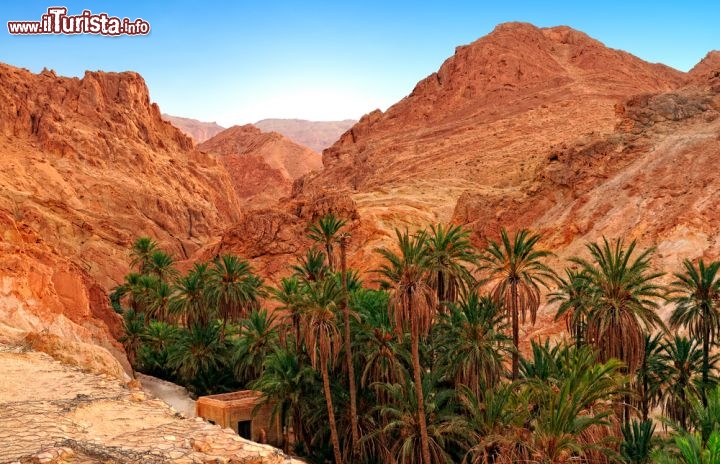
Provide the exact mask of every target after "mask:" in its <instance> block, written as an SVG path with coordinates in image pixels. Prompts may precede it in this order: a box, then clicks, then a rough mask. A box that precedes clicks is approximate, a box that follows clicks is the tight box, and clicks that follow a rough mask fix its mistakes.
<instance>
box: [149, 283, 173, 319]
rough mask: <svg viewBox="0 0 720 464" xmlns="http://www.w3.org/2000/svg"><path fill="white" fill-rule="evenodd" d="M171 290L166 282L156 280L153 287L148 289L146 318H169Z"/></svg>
mask: <svg viewBox="0 0 720 464" xmlns="http://www.w3.org/2000/svg"><path fill="white" fill-rule="evenodd" d="M171 296H172V290H171V288H170V286H169V285H168V284H167V282H164V281H162V280H160V281H157V282H156V284H155V287H154V288H153V289H152V290H151V291H150V295H149V301H148V305H147V312H146V313H145V316H146V317H148V319H155V320H157V321H160V322H168V321H169V320H170V298H171Z"/></svg>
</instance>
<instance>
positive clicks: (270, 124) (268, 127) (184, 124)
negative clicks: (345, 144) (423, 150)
mask: <svg viewBox="0 0 720 464" xmlns="http://www.w3.org/2000/svg"><path fill="white" fill-rule="evenodd" d="M162 117H163V119H164V120H166V121H169V122H170V123H171V124H172V125H174V126H175V127H177V128H178V129H180V130H181V131H183V132H184V133H185V134H186V135H188V136H190V137H191V138H192V139H193V140H194V141H195V143H197V144H200V143H203V142H205V141H206V140H208V139H211V138H213V137H214V136H216V135H217V134H219V133H220V132H222V131H224V130H225V129H226V128H225V127H223V126H220V125H218V124H217V123H216V122H203V121H198V120H197V119H192V118H184V117H180V116H172V115H170V114H163V115H162ZM356 122H357V121H356V120H354V119H344V120H342V121H308V120H306V119H280V118H274V119H262V120H260V121H257V122H256V123H254V124H253V125H254V126H255V127H257V128H258V129H260V130H262V131H264V132H278V133H280V134H282V135H284V136H285V137H287V138H288V139H290V140H292V141H293V142H295V143H297V144H299V145H304V146H306V147H308V148H310V149H311V150H314V151H316V152H318V153H321V152H322V151H323V150H324V149H326V148H328V147H329V146H331V145H332V144H333V143H335V142H336V141H337V139H338V138H340V136H341V135H342V134H343V132H345V131H346V130H348V129H349V128H350V127H351V126H352V125H353V124H355V123H356Z"/></svg>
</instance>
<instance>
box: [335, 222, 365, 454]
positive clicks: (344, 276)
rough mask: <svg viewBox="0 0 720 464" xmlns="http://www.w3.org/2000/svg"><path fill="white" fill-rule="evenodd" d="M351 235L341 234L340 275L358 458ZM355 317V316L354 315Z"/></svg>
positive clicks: (352, 434)
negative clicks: (349, 264) (350, 286)
mask: <svg viewBox="0 0 720 464" xmlns="http://www.w3.org/2000/svg"><path fill="white" fill-rule="evenodd" d="M349 238H350V234H348V233H347V232H345V233H342V234H340V236H339V238H338V242H339V243H340V273H341V276H340V277H341V280H342V310H343V326H344V327H343V328H344V330H345V332H344V334H343V342H344V348H345V364H346V366H347V370H348V389H349V393H350V435H351V437H352V450H353V456H354V457H357V455H358V451H359V450H360V447H359V444H360V443H359V442H360V436H359V430H358V416H357V387H356V385H355V365H354V363H353V353H352V340H351V338H350V337H351V335H350V312H351V308H350V304H349V302H348V299H349V292H348V269H347V256H346V254H347V242H348V239H349ZM353 316H354V314H353Z"/></svg>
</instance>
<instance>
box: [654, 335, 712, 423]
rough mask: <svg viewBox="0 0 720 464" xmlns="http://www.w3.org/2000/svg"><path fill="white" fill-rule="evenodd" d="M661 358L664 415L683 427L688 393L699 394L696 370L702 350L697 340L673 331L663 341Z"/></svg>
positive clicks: (700, 368) (698, 370) (700, 362)
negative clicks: (663, 383) (666, 340)
mask: <svg viewBox="0 0 720 464" xmlns="http://www.w3.org/2000/svg"><path fill="white" fill-rule="evenodd" d="M660 358H661V360H662V362H663V364H664V369H663V370H662V374H661V375H662V378H663V380H664V381H665V390H664V395H663V396H664V405H663V410H664V412H665V414H667V416H668V417H669V418H670V419H672V420H674V421H676V422H677V423H679V424H680V426H681V427H683V428H686V427H687V425H688V411H689V410H690V401H689V396H690V395H693V396H699V395H700V392H699V391H698V390H697V385H698V384H700V385H702V383H701V382H698V380H700V379H698V378H697V377H698V374H701V372H702V367H701V366H702V352H701V350H700V349H699V347H698V343H697V340H689V339H687V338H686V337H680V336H678V335H675V336H674V337H673V338H672V339H671V340H668V342H667V343H665V344H663V346H662V352H661V354H660Z"/></svg>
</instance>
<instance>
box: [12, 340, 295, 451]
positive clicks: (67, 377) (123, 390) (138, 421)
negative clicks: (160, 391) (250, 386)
mask: <svg viewBox="0 0 720 464" xmlns="http://www.w3.org/2000/svg"><path fill="white" fill-rule="evenodd" d="M0 372H2V375H0V463H22V464H24V463H73V464H85V463H121V464H125V463H210V462H212V463H228V464H230V463H238V464H240V463H247V464H250V463H253V464H255V463H257V464H259V463H268V464H275V463H278V464H279V463H298V462H299V461H296V460H293V459H291V458H290V457H288V456H286V455H284V454H283V453H282V452H281V451H280V450H278V449H276V448H273V447H271V446H267V445H260V444H258V443H254V442H251V441H248V440H245V439H243V438H241V437H239V436H238V435H236V434H235V433H234V432H233V431H232V430H230V429H221V428H220V427H219V426H216V425H212V424H209V423H207V422H205V421H203V420H202V419H187V418H185V417H184V416H183V415H182V414H180V413H177V412H176V411H175V410H174V409H172V408H171V407H170V406H168V405H167V404H165V403H164V402H162V401H160V400H158V399H155V398H152V397H151V396H149V395H147V394H146V393H144V392H142V391H140V390H133V389H130V388H128V387H127V386H125V385H123V384H122V383H120V382H119V381H118V380H116V379H115V378H113V377H111V376H109V375H97V374H88V373H85V372H83V371H81V370H79V369H77V368H74V367H69V366H66V365H63V364H61V363H60V362H58V361H55V360H53V359H52V358H51V357H50V356H48V355H46V354H44V353H39V352H33V351H26V350H24V349H22V348H17V347H12V346H7V345H0Z"/></svg>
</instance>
